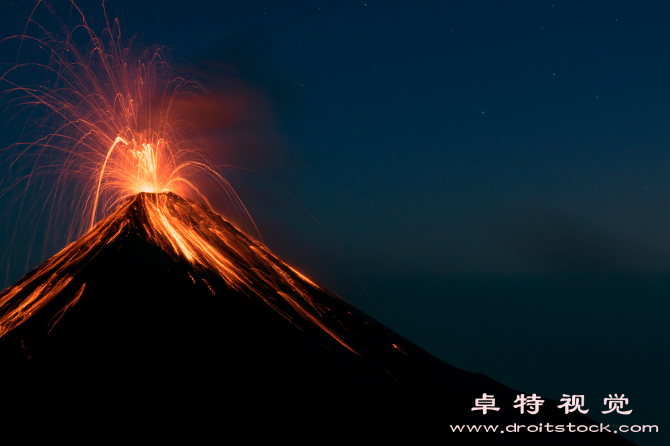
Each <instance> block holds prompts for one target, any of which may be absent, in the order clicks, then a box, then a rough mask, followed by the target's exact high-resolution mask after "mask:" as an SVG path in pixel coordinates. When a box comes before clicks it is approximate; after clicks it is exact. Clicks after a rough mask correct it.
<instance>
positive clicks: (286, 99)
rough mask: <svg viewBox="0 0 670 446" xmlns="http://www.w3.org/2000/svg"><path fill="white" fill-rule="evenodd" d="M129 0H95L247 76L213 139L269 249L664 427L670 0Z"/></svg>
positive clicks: (484, 359)
mask: <svg viewBox="0 0 670 446" xmlns="http://www.w3.org/2000/svg"><path fill="white" fill-rule="evenodd" d="M14 3H15V4H16V5H18V6H16V5H14V4H12V5H11V6H7V5H4V6H2V8H3V10H2V11H3V14H2V16H3V17H2V19H0V20H2V22H1V24H2V25H3V28H2V29H6V30H10V29H17V27H19V29H20V26H22V23H25V22H24V20H25V17H26V11H27V9H28V7H29V6H30V4H31V3H30V2H22V1H18V2H14ZM53 3H54V4H58V3H59V2H56V1H54V2H53ZM141 3H142V4H141V5H137V4H133V2H130V1H106V2H105V4H106V6H107V12H108V15H109V16H110V17H121V23H122V27H123V29H124V32H126V33H127V34H128V35H134V34H137V35H138V36H139V38H140V40H142V41H144V42H146V44H147V45H154V44H161V45H166V46H167V47H168V48H170V54H171V58H172V61H173V66H174V69H175V72H178V73H180V72H186V73H193V72H196V73H198V76H200V77H201V78H203V79H205V80H206V81H208V82H210V83H211V85H210V86H211V88H212V89H214V90H217V89H218V91H221V92H222V97H224V98H230V97H231V96H235V95H234V94H233V93H234V91H236V89H238V90H243V91H244V94H243V95H241V97H243V98H249V97H253V101H252V103H250V104H246V105H245V104H241V103H239V102H237V103H235V104H236V105H235V107H238V108H239V107H243V108H244V107H247V108H248V110H247V109H246V108H245V112H244V113H242V112H240V114H244V116H245V119H241V120H240V123H239V124H237V125H230V126H227V127H225V128H216V127H215V128H211V127H209V128H207V132H206V133H207V136H206V137H207V139H208V140H209V141H212V140H215V141H225V142H226V143H225V144H223V146H224V147H223V148H221V149H220V150H219V152H217V159H218V160H219V161H220V162H222V163H228V164H236V165H239V166H242V167H245V168H249V169H252V170H254V171H256V172H258V173H259V174H262V175H263V177H261V176H260V175H257V174H250V173H248V172H245V171H241V170H233V171H230V172H229V174H230V175H231V176H232V178H233V180H234V181H235V183H236V185H237V187H238V189H239V192H240V194H241V196H242V197H243V199H244V200H245V203H247V205H248V206H249V208H250V210H251V212H252V216H253V217H254V218H255V219H256V221H257V223H258V224H259V228H260V230H261V234H262V235H263V237H264V240H265V242H266V243H267V244H268V246H269V247H270V248H271V249H273V250H275V251H276V252H277V253H278V254H279V255H280V256H281V257H283V258H285V259H286V260H288V261H290V262H291V263H293V264H294V265H296V266H297V267H298V268H299V269H302V270H304V271H305V272H307V273H308V274H309V275H310V276H312V277H314V278H316V280H317V281H320V282H321V283H323V284H325V285H326V286H328V287H329V288H331V289H332V290H333V291H335V292H337V293H338V294H340V295H341V296H342V297H344V298H345V299H347V300H349V301H350V302H352V303H353V304H354V305H356V306H358V307H359V308H361V309H363V310H364V311H366V312H368V313H370V314H371V315H372V316H373V317H376V318H377V319H379V320H380V321H381V322H383V323H385V324H387V325H388V326H389V327H390V328H392V329H394V330H396V331H397V332H399V333H400V334H402V335H403V336H405V337H407V338H408V339H410V340H412V341H414V342H415V343H417V344H418V345H420V346H421V347H423V348H425V349H427V350H428V351H430V352H431V353H433V354H435V355H437V356H439V357H440V358H441V359H443V360H445V361H447V362H448V363H450V364H452V365H454V366H457V367H461V368H464V369H466V370H470V371H477V372H482V373H485V374H487V375H489V376H491V377H492V378H494V379H496V380H498V381H500V382H502V383H504V384H507V385H509V386H512V387H514V388H517V389H519V390H522V391H524V392H528V393H533V392H535V393H538V394H541V395H542V396H547V397H551V398H556V399H560V397H561V394H562V393H575V394H577V393H584V394H585V395H586V399H587V403H590V404H589V406H590V407H591V408H592V410H591V412H590V413H589V415H592V416H593V418H594V419H596V420H598V421H603V422H611V423H625V422H626V421H630V420H623V418H624V417H622V416H619V418H617V419H616V420H615V419H614V417H613V416H611V415H610V416H609V417H610V418H607V416H604V415H599V412H600V410H602V409H600V403H601V402H602V398H604V397H606V396H607V394H608V393H625V394H626V395H627V396H629V397H630V408H632V409H633V415H631V417H630V418H631V419H633V418H635V422H638V423H639V424H654V423H656V424H659V427H660V429H661V431H664V430H665V429H667V427H668V426H666V424H663V423H665V422H666V420H667V419H668V416H669V415H670V413H669V412H668V409H667V408H665V407H663V405H662V404H660V403H659V402H658V401H657V399H658V397H659V396H660V395H661V394H663V393H664V391H667V390H670V386H668V384H667V378H668V369H669V368H670V362H669V359H668V357H667V351H668V347H670V345H669V344H670V343H669V336H668V334H667V333H668V330H667V319H666V318H667V315H668V310H669V309H670V305H669V304H668V302H667V296H668V291H670V276H669V275H668V271H670V235H669V234H668V230H667V229H668V227H669V226H670V206H669V204H670V199H669V198H670V176H669V175H668V173H669V172H670V125H669V124H670V82H669V80H670V46H668V42H670V27H668V26H667V18H668V17H670V4H668V3H667V2H661V1H658V2H644V3H643V4H640V2H615V1H590V2H579V1H577V2H575V1H554V2H552V1H535V2H530V1H519V2H499V1H467V2H465V1H463V2H428V1H426V2H417V1H375V0H370V1H353V0H352V1H348V0H341V1H332V0H330V1H248V2H212V1H202V0H191V1H188V2H183V1H167V0H166V1H157V0H149V1H143V2H141ZM79 5H80V6H81V7H82V8H83V9H84V11H86V14H87V16H90V18H91V19H92V20H91V24H92V26H93V27H95V26H96V23H100V19H101V11H102V9H101V5H100V2H99V1H80V2H79ZM66 10H67V9H66ZM5 11H8V12H7V13H5ZM22 21H23V22H22ZM0 51H4V52H0V54H2V57H3V62H7V61H10V62H11V60H12V59H11V57H10V56H8V55H9V54H11V52H9V50H7V49H5V50H0ZM8 57H9V59H8ZM231 92H233V93H231ZM236 110H237V109H236ZM11 134H12V131H11V130H5V133H4V137H3V141H2V142H3V144H4V145H7V144H9V143H11V142H12V141H6V139H8V136H7V135H11ZM264 178H267V179H264ZM280 186H281V187H280ZM282 188H283V189H282ZM219 211H220V212H222V213H225V210H221V209H219ZM312 217H313V218H312ZM3 218H5V217H3ZM7 218H9V217H7ZM315 220H318V222H319V223H318V224H317V223H316V221H315ZM4 234H5V239H6V238H7V236H6V234H7V230H6V229H5V233H4ZM26 250H27V248H24V247H20V248H19V249H18V251H23V252H25V251H26ZM14 255H17V254H16V252H15V254H14ZM40 255H41V254H35V255H34V256H33V258H32V260H30V261H29V262H28V263H29V265H30V267H34V266H35V265H36V264H37V263H38V261H39V260H43V258H39V257H40ZM19 256H20V254H19ZM4 262H5V263H3V269H4V270H6V264H7V262H6V260H5V261H4ZM24 266H25V260H23V266H22V267H21V268H18V269H17V268H10V274H9V276H8V277H9V279H8V280H9V282H13V281H15V280H16V278H18V277H19V276H20V275H21V274H22V273H23V272H24ZM629 438H631V439H632V440H633V441H635V442H637V443H639V444H641V445H653V444H661V443H659V442H658V441H660V440H659V439H660V438H661V436H660V435H656V436H654V435H651V434H646V435H642V434H638V435H637V436H631V437H629ZM665 438H667V437H665Z"/></svg>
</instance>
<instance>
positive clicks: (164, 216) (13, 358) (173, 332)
mask: <svg viewBox="0 0 670 446" xmlns="http://www.w3.org/2000/svg"><path fill="white" fill-rule="evenodd" d="M0 305H1V307H0V309H1V311H2V312H1V313H0V333H1V334H2V338H0V370H1V371H2V372H1V373H2V375H3V376H2V379H3V382H4V383H6V386H5V387H6V390H5V391H4V403H5V404H4V405H3V407H5V408H6V409H7V408H11V410H12V411H14V412H15V413H29V414H31V416H36V414H38V413H43V414H45V416H46V414H47V413H48V414H57V413H60V414H61V415H62V416H64V417H67V418H72V419H76V420H78V421H81V420H86V419H93V418H94V419H95V420H97V421H98V422H100V420H106V422H109V423H112V422H113V423H114V424H115V425H116V426H122V425H126V424H127V423H130V422H132V420H135V421H137V422H141V423H142V424H144V425H147V424H151V423H162V424H163V425H164V424H165V423H169V422H171V421H170V420H172V421H174V422H177V423H181V424H184V423H186V424H187V425H188V423H189V422H197V423H199V425H205V424H207V425H209V426H216V429H221V428H222V427H224V426H227V427H229V428H235V429H239V428H255V427H256V426H259V425H267V424H268V423H269V422H277V423H280V424H282V423H283V424H284V425H286V426H291V425H296V423H297V425H301V426H303V427H305V426H306V425H307V424H306V422H307V421H312V422H320V423H327V424H331V425H332V426H338V427H337V429H338V430H341V429H344V428H345V427H344V426H352V425H354V424H355V425H357V426H359V427H360V426H365V427H367V428H369V429H370V432H376V434H375V435H376V436H377V437H379V436H380V433H379V432H382V431H381V430H380V431H377V430H376V428H378V427H382V426H389V425H391V424H392V423H394V424H395V426H396V428H397V427H400V426H402V428H404V429H416V430H420V431H422V432H430V431H435V432H439V434H440V438H443V437H445V436H448V437H450V438H453V439H454V440H456V438H457V440H456V441H457V442H460V444H545V445H553V444H596V443H597V444H613V445H614V444H630V443H628V442H627V441H626V440H624V439H623V438H621V437H620V436H618V435H615V434H607V433H597V434H596V433H592V434H587V433H571V434H570V433H564V434H558V433H547V432H543V433H534V434H531V433H525V434H524V433H516V434H515V433H509V432H506V433H505V435H501V434H500V432H496V433H495V434H494V433H483V432H482V433H476V434H454V433H452V432H451V431H452V429H451V428H450V425H452V426H455V425H465V424H472V425H481V424H486V425H498V426H499V427H498V431H501V430H503V429H504V428H505V427H506V426H507V425H512V424H514V423H516V424H517V425H519V424H523V425H526V426H528V425H531V424H533V425H539V424H541V423H550V424H551V425H554V426H555V425H567V424H568V423H572V424H573V425H592V424H595V423H594V422H592V421H591V420H589V419H588V418H586V417H585V416H583V415H581V414H579V413H577V412H574V413H570V414H567V415H566V414H565V413H564V411H563V409H558V408H557V407H556V406H558V404H559V403H558V402H556V401H552V400H548V399H546V400H545V403H544V405H543V406H542V407H541V408H540V412H539V413H538V414H537V415H528V414H525V415H521V414H519V410H518V409H514V408H513V407H512V406H513V404H514V400H515V398H516V396H517V395H518V394H519V392H516V391H514V390H512V389H510V388H507V387H505V386H504V385H502V384H499V383H497V382H495V381H493V380H491V379H489V378H487V377H486V376H484V375H481V374H473V373H468V372H465V371H462V370H459V369H456V368H454V367H451V366H449V365H448V364H446V363H444V362H442V361H441V360H439V359H437V358H435V357H434V356H432V355H430V354H428V353H426V352H425V351H423V350H422V349H420V348H419V347H417V346H415V345H413V344H412V343H411V342H409V341H407V340H405V339H403V338H402V337H401V336H399V335H397V334H396V333H394V332H393V331H391V330H389V329H388V328H386V327H384V326H383V325H381V324H380V323H378V322H376V321H375V320H373V319H371V318H370V317H369V316H367V315H365V314H364V313H362V312H360V311H358V310H357V309H355V308H354V307H352V306H351V305H349V304H348V303H346V302H345V301H343V300H342V299H340V298H339V297H337V296H335V295H334V294H332V293H330V292H328V291H326V290H324V289H323V288H321V287H319V286H318V285H316V284H314V283H312V282H311V281H309V280H308V279H307V278H305V277H304V276H302V275H301V274H300V273H298V272H297V271H295V270H293V269H292V268H291V267H289V266H288V265H286V264H284V263H283V262H281V261H280V260H279V259H277V258H276V257H275V256H273V255H272V254H271V253H270V252H269V251H268V250H267V248H265V247H264V246H263V245H261V244H260V243H258V242H255V241H253V240H251V239H249V238H248V237H247V236H245V235H244V234H243V233H242V232H240V231H239V230H237V229H236V228H235V227H234V226H233V225H231V224H229V223H228V222H226V221H225V220H224V219H223V218H221V217H220V216H219V215H217V214H215V213H213V212H212V211H210V210H209V209H207V208H206V207H205V206H203V205H201V204H198V203H195V202H192V201H189V200H185V199H183V198H180V197H179V196H177V195H174V194H171V193H163V194H146V193H142V194H138V195H136V196H133V197H131V198H129V199H128V200H127V201H126V202H125V203H124V204H122V205H121V206H119V208H118V209H117V210H116V211H115V212H114V213H113V214H112V215H110V216H109V217H107V218H106V219H105V220H103V221H101V222H100V223H98V224H97V225H96V226H95V227H94V228H93V229H92V230H91V231H90V232H89V233H88V234H86V235H85V236H84V237H82V238H81V239H80V240H79V241H77V242H74V243H72V244H70V245H69V246H68V247H66V248H65V249H64V250H63V251H61V252H60V253H58V254H57V255H56V256H54V257H53V258H51V259H50V260H49V261H47V262H46V263H44V264H43V265H41V266H39V267H38V268H36V269H35V270H33V271H32V272H31V273H29V274H27V275H26V276H25V277H23V278H22V279H21V280H20V281H19V282H18V283H17V284H15V285H14V286H13V287H10V288H9V289H7V290H5V291H4V292H3V293H2V294H1V295H0ZM484 393H486V394H488V395H494V396H495V401H496V406H498V407H500V410H499V411H497V412H492V411H489V412H488V413H487V414H486V415H483V414H482V413H481V411H472V410H471V409H472V407H474V406H475V399H476V398H482V394H484ZM119 408H122V409H119ZM49 416H51V415H49ZM138 420H141V421H138ZM204 420H208V422H205V421H204ZM287 423H288V424H287ZM312 425H313V424H312ZM200 429H202V427H201V428H200ZM610 429H611V430H613V428H610ZM545 430H546V428H545ZM566 430H567V428H566ZM383 432H386V433H387V434H389V435H391V433H392V432H393V431H389V430H383Z"/></svg>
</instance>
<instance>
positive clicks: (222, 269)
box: [0, 193, 355, 353]
mask: <svg viewBox="0 0 670 446" xmlns="http://www.w3.org/2000/svg"><path fill="white" fill-rule="evenodd" d="M131 216H132V217H131ZM140 225H141V228H137V227H136V226H140ZM131 231H136V232H139V233H140V234H141V236H142V238H143V239H146V240H148V241H150V242H151V243H153V244H154V245H156V246H158V247H160V248H161V249H162V250H163V251H164V252H167V253H168V254H170V255H171V256H172V257H173V258H175V259H180V258H182V259H185V260H186V261H188V263H189V264H190V265H191V267H192V268H193V269H194V271H195V272H196V273H198V272H209V273H214V274H216V275H218V276H219V277H221V278H222V279H223V280H224V282H225V283H226V285H227V286H228V288H229V289H232V290H235V291H237V292H239V293H240V294H242V295H245V296H247V297H249V298H257V299H260V300H261V301H263V302H264V303H265V304H266V305H268V306H270V307H271V308H272V309H274V310H275V311H276V312H277V313H279V314H280V315H281V316H282V317H284V318H285V319H286V320H288V321H290V322H291V323H293V324H295V325H296V326H298V328H300V324H297V323H296V321H297V319H299V318H303V319H305V320H307V321H308V322H310V323H312V324H314V325H315V326H317V327H319V328H320V329H321V330H323V331H324V332H326V333H327V334H328V335H329V336H330V337H331V338H332V339H334V340H335V341H337V343H339V344H340V345H342V346H344V347H346V348H347V349H348V350H350V351H352V352H354V353H355V351H354V350H353V349H352V348H351V347H350V346H349V344H348V343H347V342H346V340H345V339H344V337H343V336H342V335H341V334H339V333H338V332H337V331H336V330H335V329H334V328H332V327H331V326H332V325H333V324H332V323H331V322H334V320H333V319H332V317H331V315H330V314H329V313H330V309H329V308H327V307H326V305H325V304H324V303H322V302H319V301H317V300H316V299H314V297H313V296H315V295H318V294H324V293H325V294H328V295H330V296H331V297H335V296H334V295H332V294H330V293H328V292H327V291H325V290H323V289H322V288H320V287H319V286H317V285H316V284H314V283H313V282H312V281H310V280H309V279H307V278H306V277H304V276H303V275H302V274H300V273H298V272H297V271H295V270H294V269H293V268H291V267H290V266H288V265H286V264H285V263H283V262H282V261H281V260H279V259H278V258H277V257H275V256H274V255H273V254H272V253H270V251H268V250H267V248H265V247H264V246H263V245H262V244H260V243H258V242H255V241H253V240H251V239H249V238H248V237H246V236H245V235H244V234H243V233H242V232H240V231H239V230H238V229H236V228H235V227H234V226H233V225H231V224H230V223H228V222H226V221H225V220H223V218H221V217H220V216H219V215H217V214H215V213H213V212H212V211H210V210H209V209H207V208H206V207H205V206H203V205H200V204H198V203H194V202H191V201H188V200H185V199H183V198H180V197H178V196H177V195H175V194H172V193H161V194H149V193H140V194H138V195H135V196H133V197H131V198H129V199H128V200H127V202H125V203H124V204H122V205H121V206H119V208H118V209H117V210H116V211H115V212H114V213H113V214H112V215H110V216H109V217H107V218H106V219H104V220H103V221H102V222H100V223H98V224H96V226H95V227H94V228H93V229H92V230H91V231H89V232H88V233H87V234H86V235H85V236H84V237H82V238H81V239H80V240H78V241H77V242H74V243H72V244H71V245H69V246H68V247H67V248H65V249H64V250H62V251H61V252H60V253H58V254H57V255H56V256H54V257H52V258H51V259H50V260H49V261H47V262H46V263H44V264H43V265H41V266H40V267H38V268H37V269H35V270H34V271H33V272H32V273H30V274H29V275H27V276H26V277H24V279H22V280H21V281H20V282H19V283H17V284H16V285H14V286H13V287H11V288H9V289H8V290H6V291H5V292H4V293H2V294H1V295H0V309H2V316H1V317H0V337H2V336H4V335H5V334H7V333H8V332H9V331H11V330H12V329H14V328H16V327H17V326H18V325H20V324H21V323H23V322H25V321H26V320H27V319H28V318H29V317H31V316H32V315H33V314H35V313H36V312H38V311H39V310H41V309H43V308H44V307H45V306H46V305H48V304H49V303H50V302H52V301H53V300H54V299H57V298H58V297H59V295H61V293H63V291H64V290H65V289H66V288H67V287H68V286H75V287H77V288H76V292H75V293H74V296H75V297H74V298H73V299H71V300H70V301H68V302H59V303H58V304H59V305H61V306H62V307H63V308H62V310H61V312H60V313H59V317H58V319H56V320H55V321H52V327H53V325H55V324H56V322H58V320H59V319H60V318H61V317H62V316H63V314H62V313H64V312H65V311H67V309H68V308H70V307H71V306H72V305H74V304H75V303H76V301H77V300H79V299H80V298H81V297H82V293H84V291H85V285H86V284H85V283H83V284H80V283H79V282H77V283H76V284H74V285H72V284H73V283H74V282H73V281H76V279H77V278H78V273H80V272H81V271H82V269H83V268H84V267H85V266H86V265H87V264H89V263H90V262H91V261H92V260H93V259H94V258H95V256H96V255H98V254H99V253H100V252H101V251H102V250H103V249H105V247H106V246H108V245H110V244H111V243H113V242H114V241H115V240H116V239H117V238H118V237H119V236H120V235H122V234H124V233H125V234H127V233H129V232H131ZM191 278H192V279H193V277H191ZM193 280H194V281H195V279H193ZM205 284H207V282H205ZM207 286H209V284H207ZM210 290H211V292H212V293H214V292H215V291H214V290H213V289H211V287H210ZM84 298H95V296H86V295H85V294H84ZM221 298H226V297H225V296H221ZM340 329H341V328H340Z"/></svg>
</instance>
